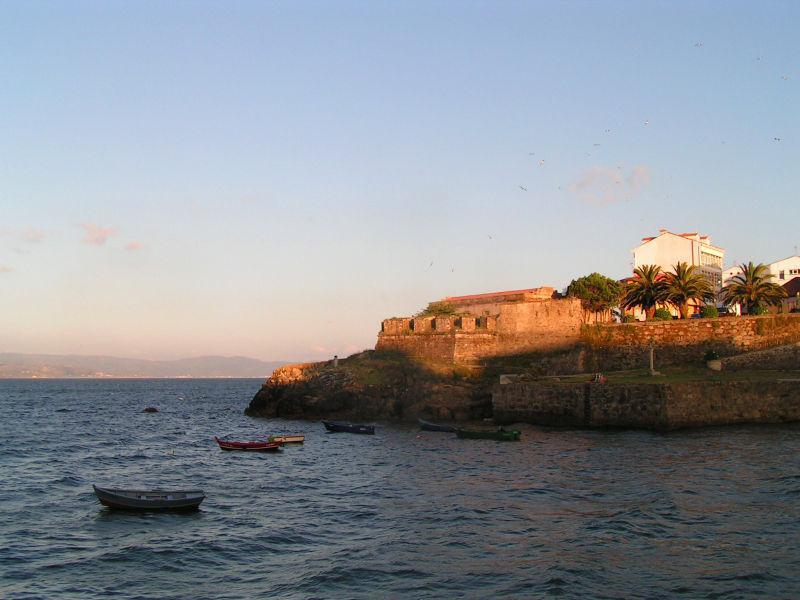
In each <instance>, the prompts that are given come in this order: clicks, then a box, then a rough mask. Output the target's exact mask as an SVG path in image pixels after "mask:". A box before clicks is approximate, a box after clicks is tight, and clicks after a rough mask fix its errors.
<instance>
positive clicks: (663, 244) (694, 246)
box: [633, 229, 725, 290]
mask: <svg viewBox="0 0 800 600" xmlns="http://www.w3.org/2000/svg"><path fill="white" fill-rule="evenodd" d="M724 260H725V250H723V249H722V248H720V247H719V246H714V245H713V244H712V243H711V238H710V237H708V236H707V235H700V234H699V233H672V232H671V231H667V230H666V229H659V230H658V235H657V236H655V237H646V238H642V243H641V244H640V245H638V246H637V247H636V248H634V249H633V266H634V268H635V267H641V266H642V265H658V266H659V267H661V270H662V271H665V272H670V271H672V270H673V267H674V266H675V265H676V264H678V263H679V262H685V263H687V264H688V265H694V266H695V267H697V268H698V270H699V271H700V272H701V273H703V274H705V275H706V276H707V277H708V278H709V279H710V280H711V282H712V283H713V284H714V286H715V288H716V289H717V290H719V289H720V286H721V285H722V264H723V262H724Z"/></svg>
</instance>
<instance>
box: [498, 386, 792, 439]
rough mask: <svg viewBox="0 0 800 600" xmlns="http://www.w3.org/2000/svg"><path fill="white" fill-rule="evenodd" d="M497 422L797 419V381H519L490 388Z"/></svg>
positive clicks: (636, 424)
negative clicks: (648, 382) (628, 382)
mask: <svg viewBox="0 0 800 600" xmlns="http://www.w3.org/2000/svg"><path fill="white" fill-rule="evenodd" d="M492 409H493V415H494V420H495V421H496V422H497V423H501V424H508V423H519V422H522V423H533V424H536V425H552V426H563V427H632V428H640V429H656V430H669V429H679V428H686V427H702V426H706V425H730V424H734V423H786V422H793V421H800V382H797V381H767V382H765V381H725V382H722V381H694V382H683V383H671V384H663V383H661V384H660V383H653V384H647V383H645V384H608V383H606V384H597V383H580V384H574V383H553V382H522V383H510V384H506V385H497V386H495V388H494V389H493V391H492Z"/></svg>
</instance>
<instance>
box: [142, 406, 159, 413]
mask: <svg viewBox="0 0 800 600" xmlns="http://www.w3.org/2000/svg"><path fill="white" fill-rule="evenodd" d="M142 412H146V413H157V412H158V409H157V408H156V407H155V406H148V407H147V408H145V409H144V410H143V411H142Z"/></svg>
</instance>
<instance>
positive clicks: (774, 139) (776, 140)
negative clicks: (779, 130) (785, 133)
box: [772, 137, 781, 142]
mask: <svg viewBox="0 0 800 600" xmlns="http://www.w3.org/2000/svg"><path fill="white" fill-rule="evenodd" d="M772 141H773V142H780V141H781V138H779V137H774V138H772Z"/></svg>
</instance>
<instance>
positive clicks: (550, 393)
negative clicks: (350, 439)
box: [245, 345, 800, 430]
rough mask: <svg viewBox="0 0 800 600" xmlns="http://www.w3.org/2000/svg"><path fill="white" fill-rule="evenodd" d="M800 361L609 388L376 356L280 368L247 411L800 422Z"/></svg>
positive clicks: (681, 372) (634, 424)
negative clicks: (439, 368) (433, 366)
mask: <svg viewBox="0 0 800 600" xmlns="http://www.w3.org/2000/svg"><path fill="white" fill-rule="evenodd" d="M797 359H798V354H797V347H796V346H794V345H792V346H787V347H783V348H777V349H773V350H770V351H762V352H756V353H751V354H750V355H749V356H747V355H742V356H741V357H736V359H734V360H732V361H731V362H732V364H730V365H729V366H728V368H729V370H726V371H725V372H723V373H719V372H712V371H709V370H707V369H705V368H699V367H691V366H685V367H674V368H671V369H670V368H667V369H666V370H665V375H666V376H662V377H655V378H653V377H651V376H649V375H647V374H646V373H640V374H637V372H635V371H620V372H616V373H611V374H609V379H608V382H606V383H592V382H591V379H592V376H591V375H589V374H584V375H577V376H539V375H535V374H532V373H530V372H527V373H526V372H522V373H519V374H517V375H503V376H499V377H498V374H497V372H495V371H492V372H491V373H490V372H488V371H486V372H483V373H475V372H472V373H471V374H469V375H468V374H466V373H459V372H457V371H451V372H449V373H443V372H441V371H433V370H430V369H426V368H425V367H424V366H423V365H421V364H420V363H417V362H414V361H413V360H410V359H409V358H408V357H406V356H404V355H401V354H395V353H390V352H380V351H372V350H370V351H366V352H362V353H360V354H356V355H354V356H351V357H348V358H346V359H343V360H340V361H338V364H334V362H333V361H327V362H319V363H304V364H296V365H287V366H284V367H281V368H279V369H276V370H275V371H274V372H273V374H272V376H271V377H270V378H269V379H267V381H266V382H265V383H264V385H262V386H261V389H260V390H258V392H257V393H256V394H255V396H254V398H253V399H252V401H251V402H250V405H249V406H248V407H247V408H246V410H245V414H247V415H249V416H252V417H266V418H287V419H315V420H316V419H338V420H352V421H401V422H402V421H406V422H412V421H416V419H418V418H422V419H430V420H436V421H444V422H446V421H456V422H468V421H482V420H490V419H491V420H493V421H494V422H495V423H497V424H512V423H529V424H533V425H544V426H556V427H581V428H598V427H624V428H635V429H651V430H671V429H678V428H685V427H703V426H711V425H724V424H734V423H787V422H800V370H798V367H799V366H800V365H798V363H797ZM762 363H763V364H762ZM745 366H746V367H750V369H748V370H743V367H745ZM754 366H760V367H762V368H760V369H753V367H754ZM764 366H780V367H783V368H782V369H781V370H774V369H764V368H763V367H764ZM507 373H508V371H507ZM603 380H604V381H605V378H603Z"/></svg>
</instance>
